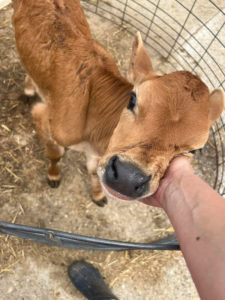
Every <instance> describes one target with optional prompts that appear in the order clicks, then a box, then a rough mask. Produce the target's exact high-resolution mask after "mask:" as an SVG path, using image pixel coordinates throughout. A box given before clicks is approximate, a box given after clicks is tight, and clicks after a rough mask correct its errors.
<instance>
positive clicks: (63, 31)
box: [13, 0, 222, 201]
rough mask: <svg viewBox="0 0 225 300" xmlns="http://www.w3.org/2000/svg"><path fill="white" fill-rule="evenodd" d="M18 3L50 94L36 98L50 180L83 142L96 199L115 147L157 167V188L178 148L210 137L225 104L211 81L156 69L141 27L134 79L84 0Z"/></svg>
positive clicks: (34, 63) (27, 58)
mask: <svg viewBox="0 0 225 300" xmlns="http://www.w3.org/2000/svg"><path fill="white" fill-rule="evenodd" d="M13 7H14V15H13V23H14V27H15V37H16V43H17V49H18V52H19V54H20V57H21V61H22V63H23V65H24V67H25V69H26V71H27V73H28V75H29V76H30V78H31V80H32V82H33V84H34V86H35V87H36V89H34V90H35V91H38V93H39V94H40V95H41V97H42V99H43V100H44V101H45V104H37V105H36V106H34V108H33V111H32V115H33V118H34V122H35V125H36V129H37V132H38V134H39V136H40V137H41V139H42V140H43V142H44V144H45V146H46V155H47V157H48V158H49V159H50V166H49V170H48V178H49V180H50V181H54V180H55V181H56V180H59V178H60V174H59V168H58V165H57V162H58V161H59V159H60V158H61V156H62V155H63V152H64V150H63V148H64V147H71V146H74V145H78V146H76V147H78V148H79V149H81V148H82V151H83V150H85V152H86V154H87V166H88V170H89V173H90V174H91V176H92V179H91V180H92V197H93V199H94V200H95V201H99V200H100V199H101V198H102V196H103V194H102V190H101V188H100V184H99V179H98V178H97V175H96V169H97V165H98V161H99V158H100V157H101V162H100V164H99V168H98V173H99V175H100V179H101V177H102V174H103V172H104V168H105V166H106V164H107V162H108V159H109V158H110V157H111V156H112V155H114V154H117V155H119V156H120V157H121V159H123V160H125V161H129V162H131V163H132V164H135V165H137V166H139V167H140V168H141V169H142V170H143V171H144V172H145V173H146V174H151V175H152V182H151V185H150V190H149V191H148V194H152V193H153V192H154V191H155V190H156V189H157V187H158V184H159V180H160V178H161V177H162V176H163V174H164V172H165V170H166V168H167V166H168V164H169V162H170V160H171V159H172V158H173V157H174V156H176V155H180V154H183V153H186V152H188V151H189V150H192V149H194V148H199V147H202V146H203V145H204V144H205V142H206V140H207V137H208V133H209V126H210V124H211V123H212V122H213V121H215V120H210V117H209V115H210V110H212V108H211V106H212V107H213V111H214V112H213V116H218V115H219V114H220V113H221V107H222V106H221V105H220V109H217V107H216V106H219V105H211V104H210V103H211V102H212V101H211V102H210V96H209V91H208V88H207V87H206V86H205V85H204V84H203V83H202V82H201V80H200V79H199V78H197V77H196V76H194V75H192V74H190V73H189V72H185V71H183V72H174V73H171V74H167V75H164V76H159V75H157V74H155V73H154V72H153V69H152V64H151V60H150V58H149V56H148V54H147V51H146V50H145V48H144V46H143V43H142V40H141V36H140V34H137V36H136V38H135V41H134V45H133V50H132V55H131V60H130V66H129V72H128V73H129V74H128V78H129V80H130V82H131V83H129V82H128V81H127V80H126V79H125V78H123V77H122V75H121V74H120V73H119V71H118V68H117V66H116V64H115V62H114V60H113V58H112V56H111V55H110V54H109V53H108V52H107V51H106V50H105V49H104V48H103V47H102V46H101V45H100V44H99V43H98V42H97V41H95V40H94V39H93V38H92V36H91V33H90V29H89V26H88V23H87V21H86V18H85V15H84V13H83V10H82V8H81V6H80V2H79V1H78V0H67V1H65V0H38V1H36V0H13ZM132 89H134V90H135V91H136V93H137V105H136V107H135V109H134V112H131V111H129V110H127V108H126V106H127V104H128V102H129V98H130V96H129V92H130V91H131V90H132ZM214 98H215V95H214ZM219 98H220V97H219ZM214 102H215V103H217V102H220V100H218V101H217V100H216V101H214ZM220 104H221V103H220ZM211 121H212V122H211ZM85 143H86V144H85ZM81 145H82V147H81ZM84 145H87V148H88V149H89V150H90V149H91V150H90V151H89V150H88V151H86V149H84V148H83V146H84ZM80 147H81V148H80Z"/></svg>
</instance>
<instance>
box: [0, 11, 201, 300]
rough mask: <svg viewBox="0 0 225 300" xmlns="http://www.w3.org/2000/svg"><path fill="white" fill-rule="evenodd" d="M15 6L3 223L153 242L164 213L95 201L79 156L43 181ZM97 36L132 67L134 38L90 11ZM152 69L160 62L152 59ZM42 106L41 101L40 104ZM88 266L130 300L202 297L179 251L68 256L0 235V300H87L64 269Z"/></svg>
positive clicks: (6, 54) (0, 159)
mask: <svg viewBox="0 0 225 300" xmlns="http://www.w3.org/2000/svg"><path fill="white" fill-rule="evenodd" d="M11 14H12V9H11V7H10V6H8V7H6V8H4V9H3V10H1V11H0V24H1V25H0V40H1V44H0V58H1V65H0V101H1V106H0V138H1V143H0V168H1V175H0V189H1V191H0V193H1V194H0V195H1V196H0V207H1V209H0V220H1V221H6V222H15V223H19V224H26V225H31V226H32V225H33V226H40V227H45V228H52V229H57V230H62V231H68V232H73V233H78V234H84V235H89V236H95V237H103V238H109V239H119V240H125V241H137V242H150V241H152V240H154V239H156V238H158V237H161V236H165V235H167V234H168V233H169V232H171V225H170V223H169V221H168V219H167V217H166V215H165V214H164V213H163V211H162V210H160V209H157V208H151V207H147V206H145V205H143V204H141V203H132V204H130V203H126V202H115V201H112V200H109V203H108V205H107V206H105V207H104V208H100V207H97V206H96V205H94V204H93V203H92V202H91V199H90V195H89V188H90V186H89V177H88V174H87V171H86V167H85V158H84V156H83V155H82V154H80V153H77V152H72V151H67V152H66V154H65V156H64V158H63V159H62V162H61V169H62V174H63V178H62V182H61V185H60V187H59V188H58V189H56V190H55V189H54V190H53V189H51V188H50V187H49V186H48V185H47V183H46V166H47V161H46V159H45V156H44V149H43V146H42V144H41V143H40V141H39V139H38V137H37V135H36V133H35V131H34V126H33V124H32V120H31V115H30V110H31V107H32V105H33V102H32V103H31V102H27V101H26V100H25V99H24V97H23V96H22V94H23V81H24V76H25V72H24V69H23V68H22V66H21V64H20V61H19V58H18V55H17V52H16V49H15V42H14V36H13V28H12V26H11ZM87 15H88V21H89V23H90V25H91V29H92V31H93V34H94V36H95V37H96V38H97V39H98V40H99V41H100V42H101V43H102V44H103V45H105V46H106V47H107V48H108V49H109V51H110V52H111V53H112V54H113V56H114V57H115V58H116V60H117V62H118V65H119V67H120V69H121V70H122V72H125V70H126V68H127V62H128V59H129V53H130V49H131V44H132V39H133V37H132V36H130V35H129V34H128V33H126V32H125V31H123V30H121V29H119V28H117V27H116V26H114V25H112V24H111V23H109V22H107V21H105V20H103V19H101V18H100V17H97V16H94V15H93V14H91V13H88V14H87ZM152 60H153V65H155V66H156V67H157V66H159V65H160V64H161V61H160V57H157V56H156V55H155V56H153V57H152ZM37 100H38V99H37ZM80 259H82V260H87V261H89V262H91V263H93V264H94V265H95V266H96V267H98V268H99V269H100V271H101V272H102V274H103V275H104V277H105V278H106V280H107V282H108V283H109V285H110V287H111V288H112V289H113V291H114V292H115V294H116V295H117V296H118V297H119V298H120V299H122V300H125V299H135V300H138V299H140V300H141V299H146V300H147V299H151V300H154V299H157V300H158V299H159V300H160V299H168V300H169V299H171V300H172V299H182V300H186V299H196V298H198V296H197V292H196V290H195V287H194V285H193V283H192V280H191V277H190V275H189V272H188V270H187V268H186V265H185V262H184V259H183V257H182V256H181V254H180V253H179V252H168V251H166V252H160V251H133V252H129V251H126V252H119V253H116V252H94V251H75V250H63V249H60V248H55V247H47V246H44V245H40V244H36V243H32V242H28V241H23V240H19V239H16V238H13V237H9V236H4V235H0V295H1V299H2V300H6V299H7V300H13V299H21V300H22V299H24V300H25V299H29V300H34V299H43V300H45V299H57V300H62V299H67V300H70V299H71V300H72V299H73V300H75V299H83V298H82V296H81V295H80V294H79V292H77V291H76V290H75V289H74V288H73V286H72V284H71V283H70V281H69V279H68V276H67V267H68V265H69V264H70V263H72V262H73V261H74V260H80Z"/></svg>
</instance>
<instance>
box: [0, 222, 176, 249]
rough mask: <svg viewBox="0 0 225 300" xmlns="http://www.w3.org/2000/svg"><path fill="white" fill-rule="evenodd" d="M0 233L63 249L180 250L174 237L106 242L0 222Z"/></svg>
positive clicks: (104, 240)
mask: <svg viewBox="0 0 225 300" xmlns="http://www.w3.org/2000/svg"><path fill="white" fill-rule="evenodd" d="M0 233H3V234H9V235H13V236H16V237H19V238H23V239H27V240H32V241H34V242H39V243H42V244H47V245H49V246H57V247H63V248H73V249H84V250H102V251H122V250H138V249H139V250H180V246H179V244H178V241H177V239H176V237H175V235H171V236H168V237H166V238H163V239H160V240H157V241H154V242H152V243H149V244H144V243H130V242H122V241H115V240H106V239H100V238H94V237H88V236H84V235H78V234H72V233H67V232H63V231H57V230H52V229H44V228H37V227H31V226H24V225H19V224H12V223H5V222H0Z"/></svg>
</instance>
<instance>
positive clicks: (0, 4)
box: [0, 0, 11, 9]
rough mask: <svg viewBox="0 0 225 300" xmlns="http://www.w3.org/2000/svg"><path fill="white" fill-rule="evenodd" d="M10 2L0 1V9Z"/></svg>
mask: <svg viewBox="0 0 225 300" xmlns="http://www.w3.org/2000/svg"><path fill="white" fill-rule="evenodd" d="M10 2H11V0H0V9H1V8H3V7H4V6H6V5H8V4H9V3H10Z"/></svg>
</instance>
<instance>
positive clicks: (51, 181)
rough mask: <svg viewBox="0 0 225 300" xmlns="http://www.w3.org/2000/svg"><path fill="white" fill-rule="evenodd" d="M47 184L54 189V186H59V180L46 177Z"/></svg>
mask: <svg viewBox="0 0 225 300" xmlns="http://www.w3.org/2000/svg"><path fill="white" fill-rule="evenodd" d="M48 185H49V186H50V187H51V188H53V189H55V188H57V187H59V185H60V180H52V179H49V178H48Z"/></svg>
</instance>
